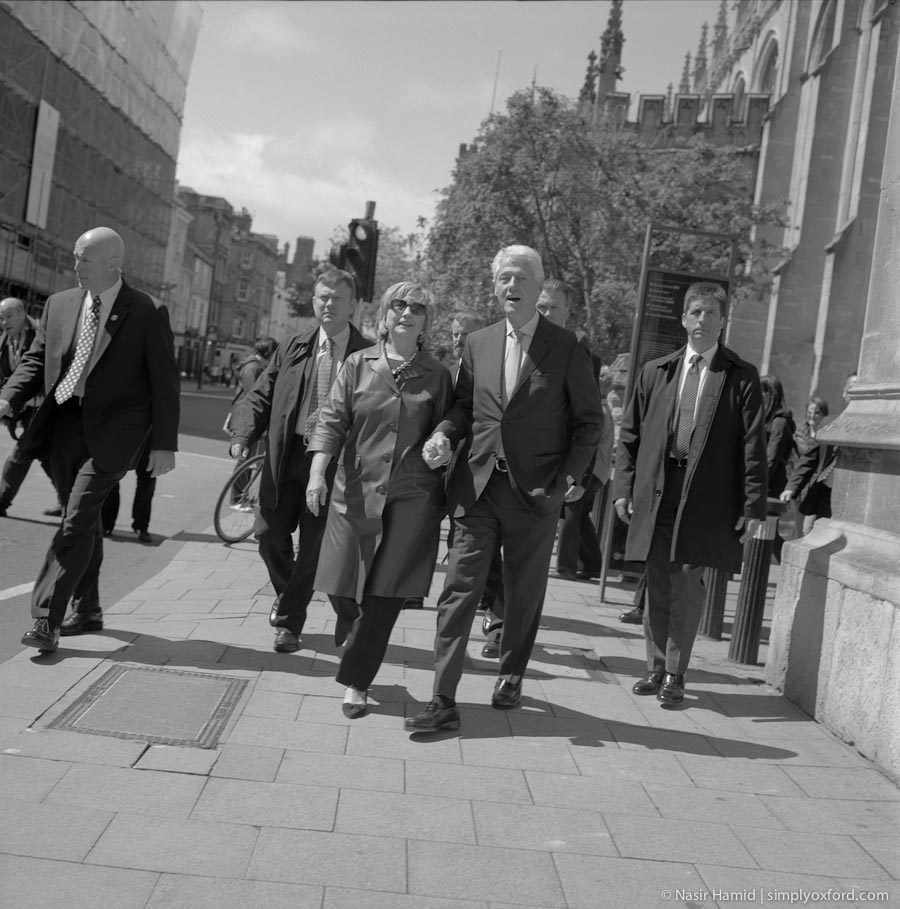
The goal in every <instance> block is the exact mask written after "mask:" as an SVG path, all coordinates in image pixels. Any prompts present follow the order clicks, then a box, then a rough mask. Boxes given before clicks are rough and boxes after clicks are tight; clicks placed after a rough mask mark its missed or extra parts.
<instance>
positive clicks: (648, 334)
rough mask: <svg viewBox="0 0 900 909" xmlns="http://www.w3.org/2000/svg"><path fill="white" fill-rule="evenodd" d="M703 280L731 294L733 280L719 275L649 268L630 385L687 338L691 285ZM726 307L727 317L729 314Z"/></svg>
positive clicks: (728, 296)
mask: <svg viewBox="0 0 900 909" xmlns="http://www.w3.org/2000/svg"><path fill="white" fill-rule="evenodd" d="M699 281H706V282H709V283H712V284H718V285H720V286H721V287H722V288H723V289H724V291H725V296H726V298H727V299H729V300H730V298H731V282H730V281H729V280H728V279H727V278H722V277H720V276H715V275H691V274H685V273H684V272H679V271H666V270H665V269H663V268H648V269H647V272H646V277H645V280H644V293H643V298H642V299H641V304H640V312H639V315H638V322H637V326H636V331H635V338H634V346H633V349H632V356H631V367H632V368H631V370H630V374H629V383H628V384H629V388H630V387H631V384H632V381H633V378H634V376H635V375H636V374H637V371H638V370H639V369H640V368H641V367H642V366H643V365H644V364H645V363H649V362H650V361H651V360H655V359H656V358H657V357H665V356H668V355H669V354H671V353H674V352H675V351H676V350H678V349H679V348H680V347H683V346H684V345H685V343H686V341H687V338H686V336H685V333H684V327H683V326H682V324H681V315H682V313H683V311H684V295H685V294H686V293H687V289H688V288H689V287H690V286H691V285H692V284H696V283H697V282H699ZM727 312H728V310H727V309H726V318H727Z"/></svg>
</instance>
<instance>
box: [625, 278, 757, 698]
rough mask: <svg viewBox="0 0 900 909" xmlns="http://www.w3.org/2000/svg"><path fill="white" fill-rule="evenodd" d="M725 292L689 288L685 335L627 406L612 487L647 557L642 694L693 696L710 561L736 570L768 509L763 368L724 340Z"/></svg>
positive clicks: (631, 549) (653, 366) (631, 552)
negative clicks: (690, 675)
mask: <svg viewBox="0 0 900 909" xmlns="http://www.w3.org/2000/svg"><path fill="white" fill-rule="evenodd" d="M726 306H727V298H726V296H725V291H724V290H723V289H722V287H721V286H720V285H718V284H713V283H711V282H698V283H696V284H692V285H691V286H690V287H689V288H688V289H687V292H686V293H685V297H684V311H683V314H682V317H681V324H682V325H683V326H684V328H685V331H686V332H687V346H686V347H682V348H681V349H680V350H678V351H676V352H675V353H674V354H670V355H669V356H666V357H661V358H659V359H657V360H652V361H651V362H649V363H647V364H646V365H645V366H644V367H643V368H642V369H641V371H640V373H639V375H638V377H637V381H636V382H635V386H634V391H633V392H632V396H631V401H630V402H629V403H628V405H627V406H626V408H625V411H624V413H623V416H622V425H621V427H620V429H619V447H618V454H617V457H616V472H615V480H614V486H613V496H614V499H613V501H614V502H615V507H616V512H617V514H618V515H619V517H620V518H621V519H622V521H624V522H625V523H626V524H628V525H629V527H628V540H627V543H626V547H625V558H626V560H629V561H631V560H633V561H638V562H646V563H647V598H646V603H647V605H646V608H645V609H644V618H643V623H644V639H645V641H646V644H647V675H646V676H645V677H644V678H643V679H641V680H639V681H638V682H637V683H636V684H635V685H634V688H633V691H634V693H635V694H643V695H648V694H655V695H656V696H657V699H658V700H659V701H660V702H661V703H662V705H663V706H664V707H665V706H672V705H677V704H680V703H681V702H682V701H683V700H684V675H685V671H686V669H687V666H688V663H689V662H690V659H691V650H692V648H693V646H694V639H695V638H696V636H697V629H698V628H699V625H700V616H701V613H702V610H703V569H704V567H705V566H711V567H713V568H721V569H724V570H725V571H729V572H736V571H739V570H740V566H741V552H742V546H743V543H744V542H745V541H746V540H748V539H750V538H751V537H752V536H753V535H754V534H755V533H756V532H757V530H758V529H759V527H760V524H761V523H762V522H763V521H765V517H766V488H767V480H766V463H767V462H766V434H765V422H764V415H763V399H762V391H761V389H760V384H759V374H758V372H757V371H756V368H755V367H754V366H752V365H750V364H749V363H747V362H745V361H744V360H742V359H740V357H738V355H737V354H735V353H734V352H733V351H731V350H729V349H728V348H727V347H725V346H724V345H723V344H721V343H720V342H719V335H720V333H721V331H722V328H723V327H724V325H725V314H726V313H725V307H726Z"/></svg>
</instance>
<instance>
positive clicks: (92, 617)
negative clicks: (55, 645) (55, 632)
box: [59, 610, 103, 638]
mask: <svg viewBox="0 0 900 909" xmlns="http://www.w3.org/2000/svg"><path fill="white" fill-rule="evenodd" d="M91 631H103V613H102V612H100V611H99V610H98V611H97V612H73V613H72V614H71V615H69V616H67V617H66V618H65V619H63V623H62V625H60V626H59V633H60V634H61V635H62V636H63V637H64V638H66V637H70V636H71V635H74V634H88V632H91Z"/></svg>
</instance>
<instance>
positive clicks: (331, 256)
mask: <svg viewBox="0 0 900 909" xmlns="http://www.w3.org/2000/svg"><path fill="white" fill-rule="evenodd" d="M328 261H329V262H330V263H331V264H332V265H333V266H334V267H335V268H340V269H342V270H343V269H344V268H346V267H347V244H346V243H341V245H340V246H332V247H331V252H330V253H328Z"/></svg>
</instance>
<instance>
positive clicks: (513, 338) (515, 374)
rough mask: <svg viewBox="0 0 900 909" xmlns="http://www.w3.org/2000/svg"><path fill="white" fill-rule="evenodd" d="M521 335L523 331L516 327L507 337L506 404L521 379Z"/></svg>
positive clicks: (504, 372) (504, 386)
mask: <svg viewBox="0 0 900 909" xmlns="http://www.w3.org/2000/svg"><path fill="white" fill-rule="evenodd" d="M521 337H522V332H521V331H519V330H518V329H514V330H513V331H511V332H509V334H508V335H507V338H506V356H505V357H504V360H503V393H504V398H505V402H504V406H505V404H507V403H509V399H510V398H511V397H512V396H513V392H514V391H515V390H516V382H518V381H519V367H520V365H521V363H522V343H521V340H520V339H521Z"/></svg>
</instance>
